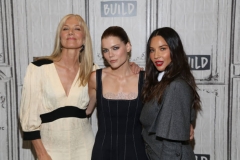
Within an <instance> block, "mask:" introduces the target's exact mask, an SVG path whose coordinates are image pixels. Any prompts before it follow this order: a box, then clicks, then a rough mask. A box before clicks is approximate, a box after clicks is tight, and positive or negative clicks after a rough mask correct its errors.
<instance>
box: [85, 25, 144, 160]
mask: <svg viewBox="0 0 240 160" xmlns="http://www.w3.org/2000/svg"><path fill="white" fill-rule="evenodd" d="M101 40H102V54H103V57H104V59H105V61H106V62H107V63H108V65H109V67H107V68H104V69H100V70H97V71H96V72H93V73H92V74H91V77H90V81H89V83H88V87H89V96H90V103H89V106H88V108H87V110H86V113H87V114H90V113H91V112H92V110H93V108H94V106H95V103H96V102H97V116H98V132H97V135H96V139H95V144H94V148H93V152H92V160H147V157H146V154H145V148H144V143H143V139H142V136H141V131H142V126H141V123H140V121H139V117H140V113H141V110H142V101H141V99H140V97H141V96H140V95H141V88H142V83H143V76H144V75H143V74H144V73H143V72H140V73H139V74H134V73H133V72H132V71H131V68H130V65H129V57H130V56H131V55H130V54H131V44H130V41H129V38H128V36H127V34H126V32H125V31H124V30H123V29H122V28H121V27H117V26H113V27H109V28H108V29H106V30H105V31H104V33H103V35H102V37H101Z"/></svg>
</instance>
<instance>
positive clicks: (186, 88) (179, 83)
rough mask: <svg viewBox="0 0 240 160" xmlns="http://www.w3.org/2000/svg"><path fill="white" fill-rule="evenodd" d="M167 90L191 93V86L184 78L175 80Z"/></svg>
mask: <svg viewBox="0 0 240 160" xmlns="http://www.w3.org/2000/svg"><path fill="white" fill-rule="evenodd" d="M167 90H170V91H174V92H176V91H177V92H180V91H181V92H191V86H190V85H189V84H188V83H187V82H186V80H184V79H182V78H180V77H179V78H176V79H175V80H173V81H172V82H171V83H170V84H169V86H168V87H167Z"/></svg>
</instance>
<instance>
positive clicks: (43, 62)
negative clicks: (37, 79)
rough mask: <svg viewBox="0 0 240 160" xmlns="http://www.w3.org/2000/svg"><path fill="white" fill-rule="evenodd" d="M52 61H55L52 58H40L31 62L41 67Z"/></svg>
mask: <svg viewBox="0 0 240 160" xmlns="http://www.w3.org/2000/svg"><path fill="white" fill-rule="evenodd" d="M52 63H53V61H52V60H50V59H38V60H36V61H33V62H32V63H31V64H33V65H34V66H37V67H41V66H43V65H47V64H52Z"/></svg>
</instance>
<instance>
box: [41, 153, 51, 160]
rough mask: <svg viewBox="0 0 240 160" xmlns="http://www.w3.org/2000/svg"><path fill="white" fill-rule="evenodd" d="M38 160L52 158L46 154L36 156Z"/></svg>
mask: <svg viewBox="0 0 240 160" xmlns="http://www.w3.org/2000/svg"><path fill="white" fill-rule="evenodd" d="M38 160H52V158H51V157H50V156H49V155H48V154H46V155H41V156H38Z"/></svg>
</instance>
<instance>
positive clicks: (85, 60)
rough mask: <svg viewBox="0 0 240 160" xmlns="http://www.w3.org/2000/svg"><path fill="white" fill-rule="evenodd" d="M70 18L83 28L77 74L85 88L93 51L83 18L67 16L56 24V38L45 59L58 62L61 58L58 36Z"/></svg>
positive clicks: (90, 70) (72, 15)
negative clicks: (73, 18)
mask: <svg viewBox="0 0 240 160" xmlns="http://www.w3.org/2000/svg"><path fill="white" fill-rule="evenodd" d="M70 17H75V18H76V19H77V20H78V21H79V25H80V26H81V27H82V28H83V31H84V38H85V39H84V42H85V43H84V46H85V48H84V50H83V51H82V52H81V53H80V55H79V63H80V74H79V77H78V78H79V80H80V84H79V85H83V86H85V85H86V84H87V83H88V80H89V78H90V74H91V72H92V69H93V51H92V40H91V36H90V33H89V30H88V27H87V24H86V23H85V21H84V20H83V18H82V17H81V16H80V15H77V14H68V15H66V16H64V17H63V18H62V19H61V21H60V22H59V24H58V27H57V32H56V37H55V44H54V49H53V52H52V54H51V55H50V56H48V57H45V58H48V59H51V60H60V58H61V47H62V46H61V39H60V34H61V30H62V27H63V25H64V24H65V22H66V20H67V19H68V18H70Z"/></svg>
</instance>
